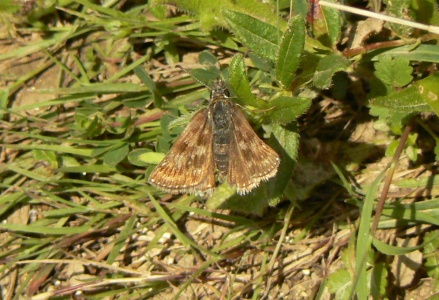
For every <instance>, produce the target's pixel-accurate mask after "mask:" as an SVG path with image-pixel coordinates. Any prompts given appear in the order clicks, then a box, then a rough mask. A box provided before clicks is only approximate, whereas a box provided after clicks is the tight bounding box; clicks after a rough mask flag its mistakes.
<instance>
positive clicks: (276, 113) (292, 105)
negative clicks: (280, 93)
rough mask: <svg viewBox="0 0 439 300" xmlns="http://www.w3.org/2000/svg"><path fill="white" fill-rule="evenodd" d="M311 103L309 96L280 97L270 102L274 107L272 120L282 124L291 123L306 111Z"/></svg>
mask: <svg viewBox="0 0 439 300" xmlns="http://www.w3.org/2000/svg"><path fill="white" fill-rule="evenodd" d="M310 105H311V100H310V99H308V98H293V97H278V98H276V99H274V100H272V101H271V102H270V106H272V107H274V109H273V111H272V112H271V114H270V116H271V120H272V121H273V122H277V123H281V124H287V123H290V122H292V121H294V120H296V119H297V117H299V116H300V115H302V114H303V113H305V112H306V111H307V110H308V108H309V107H310Z"/></svg>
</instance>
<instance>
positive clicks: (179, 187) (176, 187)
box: [148, 109, 215, 195]
mask: <svg viewBox="0 0 439 300" xmlns="http://www.w3.org/2000/svg"><path fill="white" fill-rule="evenodd" d="M211 123H212V122H211V120H210V117H209V115H208V112H207V110H206V109H203V110H201V111H199V112H198V113H196V114H195V116H194V117H193V118H192V120H191V121H190V122H189V124H188V125H187V127H186V128H185V129H184V130H183V132H182V133H181V135H180V137H179V138H178V139H177V141H176V142H175V144H174V145H173V146H172V147H171V150H169V153H168V154H167V155H166V156H165V158H164V159H163V160H162V161H161V162H160V163H159V164H158V165H157V167H156V168H155V169H154V171H153V172H152V173H151V175H150V176H149V179H148V181H149V183H150V184H151V185H153V186H155V187H157V188H159V189H161V190H163V191H166V192H169V193H172V194H181V193H192V194H199V195H204V194H211V193H212V191H213V189H214V187H215V162H214V157H213V149H212V141H213V134H212V124H211Z"/></svg>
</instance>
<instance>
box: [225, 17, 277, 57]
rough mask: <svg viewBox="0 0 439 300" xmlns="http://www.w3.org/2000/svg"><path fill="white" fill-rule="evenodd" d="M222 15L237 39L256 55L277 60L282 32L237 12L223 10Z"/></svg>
mask: <svg viewBox="0 0 439 300" xmlns="http://www.w3.org/2000/svg"><path fill="white" fill-rule="evenodd" d="M222 15H223V17H224V19H225V20H226V23H227V25H228V26H229V27H230V29H231V30H232V31H233V33H234V34H235V35H236V37H237V38H238V39H239V40H240V41H241V42H242V43H243V44H244V45H246V46H247V47H248V48H250V49H251V50H252V51H254V52H255V53H256V54H258V55H260V56H262V57H265V58H268V59H271V60H273V61H274V60H276V55H277V51H278V43H279V39H280V37H281V35H282V32H281V31H280V30H279V29H278V28H277V27H276V26H273V25H271V24H268V23H265V22H264V21H261V20H259V19H256V18H254V17H252V16H250V15H246V14H243V13H240V12H237V11H231V10H226V9H225V10H223V11H222Z"/></svg>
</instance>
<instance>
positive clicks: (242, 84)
mask: <svg viewBox="0 0 439 300" xmlns="http://www.w3.org/2000/svg"><path fill="white" fill-rule="evenodd" d="M229 83H230V85H231V86H232V88H233V92H234V93H235V94H236V96H238V99H237V101H236V102H238V103H239V104H241V105H250V106H253V107H258V108H259V107H260V105H259V104H258V101H257V99H256V97H255V96H254V95H253V93H252V91H251V88H250V83H249V82H248V78H247V72H246V66H245V63H244V57H243V56H242V55H241V54H237V55H235V56H234V57H233V59H232V62H231V63H230V65H229ZM240 99H241V100H242V101H240Z"/></svg>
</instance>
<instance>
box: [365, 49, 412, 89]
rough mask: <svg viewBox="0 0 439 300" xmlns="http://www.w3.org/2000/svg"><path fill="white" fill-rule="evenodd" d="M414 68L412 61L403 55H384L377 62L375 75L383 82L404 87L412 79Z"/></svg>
mask: <svg viewBox="0 0 439 300" xmlns="http://www.w3.org/2000/svg"><path fill="white" fill-rule="evenodd" d="M412 72H413V68H412V67H411V66H410V61H409V60H408V59H406V58H403V57H395V58H392V57H390V56H384V57H383V58H382V59H380V60H379V61H378V62H376V63H375V72H374V73H375V75H376V77H378V78H379V79H380V80H381V81H382V82H384V83H385V84H388V85H393V86H396V87H403V86H406V85H407V84H409V83H410V82H411V81H412V80H413V77H412Z"/></svg>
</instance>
